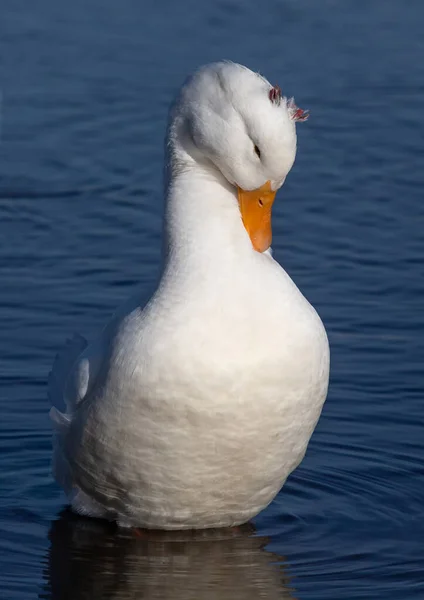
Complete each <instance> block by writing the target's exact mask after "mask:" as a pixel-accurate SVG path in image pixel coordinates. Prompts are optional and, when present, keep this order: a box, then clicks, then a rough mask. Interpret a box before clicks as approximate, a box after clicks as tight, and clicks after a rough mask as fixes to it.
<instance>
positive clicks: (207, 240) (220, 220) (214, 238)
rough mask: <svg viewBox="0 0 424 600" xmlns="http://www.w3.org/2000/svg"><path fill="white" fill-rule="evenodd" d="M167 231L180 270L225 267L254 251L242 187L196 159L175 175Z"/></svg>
mask: <svg viewBox="0 0 424 600" xmlns="http://www.w3.org/2000/svg"><path fill="white" fill-rule="evenodd" d="M165 236H166V240H165V241H166V256H167V260H168V263H171V262H172V264H173V267H176V266H178V268H179V269H180V268H184V266H185V268H187V269H193V268H194V267H196V266H197V267H201V266H202V265H203V266H204V267H205V268H208V269H210V268H214V266H216V267H217V268H223V266H224V265H225V264H227V265H228V262H232V259H234V260H238V259H240V255H241V254H242V253H249V254H250V253H251V252H252V246H251V242H250V239H249V236H248V234H247V232H246V230H245V228H244V226H243V222H242V220H241V215H240V210H239V206H238V201H237V192H236V189H235V188H234V187H233V186H231V185H230V184H229V183H228V182H227V180H226V179H225V178H224V177H223V176H222V175H221V174H220V173H219V171H218V170H217V169H216V168H215V167H212V166H204V165H199V164H198V163H195V162H194V161H193V162H190V165H189V166H187V168H186V169H181V171H180V172H179V173H177V174H174V175H173V177H172V178H171V180H170V183H169V186H168V189H167V194H166V215H165Z"/></svg>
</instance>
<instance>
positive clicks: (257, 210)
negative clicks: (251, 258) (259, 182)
mask: <svg viewBox="0 0 424 600" xmlns="http://www.w3.org/2000/svg"><path fill="white" fill-rule="evenodd" d="M274 199H275V192H273V191H272V189H271V182H270V181H267V182H266V183H265V184H264V185H263V186H262V187H260V188H258V189H257V190H252V191H250V192H246V191H245V190H242V189H241V188H238V201H239V206H240V212H241V218H242V220H243V224H244V226H245V228H246V231H247V233H248V234H249V237H250V239H251V242H252V246H253V248H254V249H255V250H257V251H258V252H265V250H268V248H269V247H270V246H271V241H272V229H271V209H272V205H273V203H274Z"/></svg>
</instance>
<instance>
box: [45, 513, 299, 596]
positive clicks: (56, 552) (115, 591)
mask: <svg viewBox="0 0 424 600" xmlns="http://www.w3.org/2000/svg"><path fill="white" fill-rule="evenodd" d="M49 537H50V550H49V557H48V568H47V570H46V584H45V588H44V591H43V593H42V594H41V595H40V598H45V599H49V600H59V599H60V600H65V599H66V600H83V599H84V600H89V599H90V600H91V599H92V600H99V599H100V598H101V599H114V600H129V599H134V600H136V599H143V600H156V599H159V598H160V599H161V600H168V599H169V600H171V599H172V600H180V599H181V600H209V599H210V600H212V599H213V600H216V598H219V599H220V600H238V599H240V600H241V599H243V600H249V599H252V600H253V599H255V600H256V599H257V598H266V599H271V598H272V599H279V600H294V596H293V595H292V593H291V589H290V587H289V580H288V578H287V577H286V576H285V575H284V571H283V568H282V567H281V565H279V564H277V562H278V561H279V562H281V560H282V557H281V556H278V555H276V554H272V553H270V552H267V551H265V550H264V546H265V544H266V543H267V542H268V540H267V539H266V538H264V537H256V536H254V529H253V527H252V526H250V525H249V526H244V527H239V528H237V529H233V530H232V529H226V530H204V531H187V532H181V531H180V532H159V531H158V532H146V533H143V534H141V535H140V536H137V535H135V534H134V532H133V531H131V530H122V529H117V528H115V527H114V526H113V525H110V524H108V523H104V522H101V521H95V520H92V519H82V518H79V517H77V516H75V515H73V514H71V513H69V512H67V511H65V512H64V513H62V515H61V516H60V518H59V519H58V520H56V521H54V522H53V524H52V526H51V529H50V533H49Z"/></svg>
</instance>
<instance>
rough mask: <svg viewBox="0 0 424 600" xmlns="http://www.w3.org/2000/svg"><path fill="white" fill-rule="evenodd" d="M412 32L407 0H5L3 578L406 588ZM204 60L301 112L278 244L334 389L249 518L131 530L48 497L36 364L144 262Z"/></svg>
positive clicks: (423, 441) (418, 98) (412, 330)
mask: <svg viewBox="0 0 424 600" xmlns="http://www.w3.org/2000/svg"><path fill="white" fill-rule="evenodd" d="M423 30H424V5H423V3H422V1H421V0H409V1H408V2H407V3H403V2H400V1H399V0H385V1H384V2H382V1H381V0H367V1H366V2H365V1H363V0H343V1H341V0H339V1H336V0H321V1H320V2H316V1H314V0H285V1H283V0H264V2H257V1H256V0H243V1H241V0H239V1H237V2H235V1H232V0H220V1H217V2H209V3H203V2H199V1H195V0H187V1H182V2H171V1H170V0H163V1H162V0H159V1H155V2H153V1H151V0H147V1H144V2H139V1H137V0H121V1H120V2H113V1H112V0H76V1H74V2H72V3H71V2H68V3H64V2H57V1H55V0H37V2H28V1H24V0H2V2H1V18H0V88H1V89H0V91H1V113H0V117H1V119H0V125H1V128H0V129H1V132H0V331H1V334H0V373H1V380H0V385H1V393H0V586H1V587H0V589H1V590H2V591H1V593H0V596H1V597H2V598H3V597H4V598H5V599H8V600H9V599H10V600H29V599H32V598H37V597H39V598H49V599H50V598H54V599H56V600H57V599H63V598H67V599H71V600H80V599H83V598H90V599H98V598H114V599H118V600H123V599H125V598H161V599H164V598H169V599H171V598H172V599H173V600H175V599H178V598H184V599H187V598H193V599H195V598H196V599H202V600H203V599H209V598H214V599H215V598H220V599H224V600H225V599H227V598H228V600H230V599H233V598H234V599H237V598H243V599H249V598H252V599H253V598H273V599H274V598H280V599H289V598H291V599H293V598H300V599H304V600H324V599H325V600H330V599H331V600H340V599H341V598H343V599H347V600H356V599H359V598H363V599H367V600H374V599H384V600H399V598H402V599H403V600H410V599H413V598H414V599H415V598H417V599H418V598H420V599H421V598H423V597H424V581H423V574H422V573H423V569H424V554H423V551H422V548H423V545H422V544H423V539H424V521H423V518H422V514H423V506H424V431H423V429H424V404H423V401H424V397H423V396H424V395H423V388H424V369H423V362H424V311H423V295H424V260H423V257H424V235H423V228H424V203H423V198H422V196H423V192H422V190H423V187H424V169H423V162H422V161H423V156H424V154H423V144H422V140H423V139H424V135H423V134H424V126H423V119H422V115H423V111H422V107H423V103H424V61H423V56H424V36H423V33H422V32H423ZM222 57H225V58H230V59H233V60H235V61H239V62H242V63H245V64H246V65H248V66H249V67H251V68H253V69H255V70H260V71H262V72H263V73H264V74H265V75H266V76H267V77H268V78H269V79H270V80H271V81H272V82H273V83H278V84H279V85H280V86H281V87H282V89H283V93H285V94H287V95H295V96H296V99H297V102H298V104H299V105H300V106H301V107H303V108H309V109H310V110H311V118H310V120H309V121H308V122H307V123H305V124H300V125H299V127H298V135H299V144H298V146H299V152H298V158H297V161H296V164H295V167H294V168H293V171H292V173H291V174H290V176H289V177H288V179H287V182H286V184H285V185H284V187H283V189H282V190H281V192H280V194H279V199H278V200H277V202H276V206H275V212H274V214H275V218H274V243H273V246H274V251H275V254H276V257H277V259H279V260H280V262H282V263H283V264H284V265H285V267H286V268H287V270H288V272H289V273H290V275H291V276H292V277H293V279H294V280H295V281H296V283H297V284H298V286H299V287H300V288H301V290H302V291H303V292H304V294H305V295H306V296H307V297H308V298H309V300H310V301H311V302H312V303H313V304H314V306H315V307H316V308H317V309H318V311H319V313H320V314H321V316H322V318H323V320H324V322H325V324H326V327H327V330H328V334H329V338H330V343H331V348H332V376H331V385H330V391H329V396H328V401H327V403H326V406H325V409H324V411H323V414H322V418H321V420H320V423H319V425H318V428H317V430H316V432H315V434H314V436H313V438H312V441H311V444H310V447H309V450H308V453H307V456H306V458H305V460H304V462H303V463H302V465H301V467H300V468H299V469H298V470H297V471H296V472H295V473H294V474H293V475H292V476H291V477H290V479H289V481H288V483H287V484H286V486H285V487H284V489H283V491H282V492H281V493H280V495H279V496H278V498H277V499H276V501H275V502H274V503H273V504H272V505H271V506H270V507H269V508H268V509H267V510H266V511H265V512H264V513H263V514H262V515H260V516H259V517H258V518H257V519H255V522H254V524H253V525H254V527H255V528H256V533H255V537H252V532H251V531H250V530H241V531H239V532H233V533H227V534H226V535H221V537H216V536H215V537H214V536H213V535H212V534H196V535H193V536H190V535H188V534H185V535H182V534H175V535H174V536H172V535H169V534H166V535H165V534H163V535H162V536H159V535H158V536H157V537H154V536H153V537H151V538H148V539H145V538H136V537H134V536H132V535H130V534H128V533H126V532H118V531H116V530H115V529H114V528H113V527H108V526H106V525H104V524H102V523H99V522H94V521H87V520H83V519H79V518H76V517H72V516H71V515H69V514H68V513H66V511H65V512H64V513H63V512H62V511H63V509H64V507H65V505H66V503H65V499H64V496H63V494H62V492H61V491H60V489H59V488H58V487H57V486H56V484H55V483H54V482H53V481H52V477H51V474H50V453H51V450H50V444H51V441H50V426H49V422H48V418H47V411H48V408H49V407H48V403H47V399H46V378H47V374H48V371H49V369H50V367H51V364H52V361H53V358H54V355H55V353H56V351H57V350H58V349H59V348H60V347H61V345H62V343H63V341H64V339H65V338H66V337H67V336H68V335H69V334H71V333H72V332H74V331H78V332H80V333H82V334H83V335H84V336H87V337H88V338H92V337H93V336H94V335H95V333H96V332H98V330H99V328H100V327H101V326H102V325H103V324H104V322H105V321H106V320H107V319H108V318H109V316H110V315H111V313H112V311H113V310H114V308H115V307H116V306H117V305H118V304H119V303H120V302H122V301H123V300H125V298H126V297H127V296H128V295H129V294H130V293H131V292H132V291H133V290H134V288H135V286H136V285H138V284H141V285H142V286H148V285H149V284H150V283H151V282H152V280H153V279H154V278H155V276H156V273H157V270H158V261H159V253H160V228H161V221H160V215H161V209H162V180H161V178H162V160H163V136H164V131H165V121H166V112H167V108H168V105H169V102H170V101H171V98H172V96H173V95H174V93H175V90H176V89H177V88H178V86H179V85H180V84H181V82H182V80H183V79H184V78H185V76H186V74H187V73H189V72H190V71H191V70H192V69H193V68H195V67H196V66H198V65H199V64H202V63H205V62H208V61H210V60H214V59H218V58H222Z"/></svg>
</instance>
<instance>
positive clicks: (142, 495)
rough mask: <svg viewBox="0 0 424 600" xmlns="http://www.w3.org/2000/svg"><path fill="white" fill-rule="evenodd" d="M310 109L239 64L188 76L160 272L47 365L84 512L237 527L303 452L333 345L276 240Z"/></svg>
mask: <svg viewBox="0 0 424 600" xmlns="http://www.w3.org/2000/svg"><path fill="white" fill-rule="evenodd" d="M304 118H305V115H304V113H303V111H301V110H300V109H297V108H296V106H295V105H294V102H293V101H287V100H286V98H284V97H282V96H281V92H280V90H279V88H273V87H272V86H271V84H270V83H268V81H266V80H265V79H264V78H263V77H261V76H259V75H257V74H255V73H253V72H252V71H250V70H249V69H247V68H245V67H243V66H241V65H237V64H234V63H230V62H219V63H215V64H211V65H207V66H205V67H203V68H202V69H200V70H199V71H197V72H196V73H195V74H194V76H193V77H191V78H190V79H189V80H188V81H187V82H186V83H185V85H184V86H183V88H182V90H181V92H180V94H179V96H178V98H177V100H176V102H175V104H174V106H173V109H172V111H171V117H170V126H169V131H168V138H167V149H168V162H167V166H168V184H167V191H166V201H167V204H166V206H167V208H166V216H165V231H166V236H167V244H166V247H167V252H166V257H165V263H164V269H163V273H162V277H161V280H160V282H159V285H158V287H157V289H156V291H155V293H154V294H153V296H152V297H151V298H150V300H149V302H148V303H147V304H146V305H140V304H137V301H135V302H134V303H133V307H132V308H131V309H129V310H128V309H127V310H126V312H122V313H121V314H118V315H116V316H115V317H114V318H113V319H112V321H111V323H109V325H108V326H107V327H106V328H105V330H104V331H103V333H102V334H101V336H100V337H99V339H98V340H97V341H95V342H94V343H93V344H91V345H87V343H86V342H85V340H83V338H80V337H76V338H74V339H73V340H71V342H70V343H68V345H67V347H66V348H65V350H64V351H63V352H62V354H61V355H60V356H59V357H58V358H57V359H56V362H55V365H54V366H53V371H52V373H51V376H50V382H49V383H50V386H49V389H50V397H51V399H52V402H53V404H54V407H53V408H52V409H51V418H52V420H53V423H54V427H55V447H54V461H53V463H54V464H53V468H54V474H55V477H56V479H57V481H58V482H59V483H60V484H61V485H62V486H63V488H64V489H65V491H66V492H67V494H68V496H69V498H70V501H71V504H72V507H73V509H74V510H75V511H76V512H79V513H82V514H86V515H91V516H95V517H103V518H107V519H110V520H116V521H117V522H118V524H120V525H123V526H138V527H146V528H159V529H186V528H206V527H223V526H232V525H237V524H240V523H243V522H245V521H247V520H249V519H250V518H251V517H253V516H255V515H256V514H257V513H258V512H259V511H261V510H262V509H263V508H264V507H265V506H267V505H268V504H269V503H270V502H271V500H272V499H273V498H274V497H275V495H276V494H277V492H278V491H279V489H280V488H281V486H282V485H283V483H284V482H285V480H286V478H287V476H288V475H289V474H290V473H291V471H293V469H294V468H295V467H297V465H299V463H300V462H301V460H302V458H303V456H304V454H305V451H306V447H307V445H308V442H309V439H310V437H311V434H312V432H313V430H314V427H315V425H316V423H317V420H318V418H319V415H320V412H321V409H322V405H323V403H324V400H325V397H326V393H327V386H328V375H329V348H328V342H327V336H326V333H325V329H324V327H323V324H322V322H321V320H320V318H319V316H318V315H317V313H316V312H315V310H314V309H313V308H312V306H311V305H310V304H309V303H308V302H307V300H306V299H305V298H304V297H303V296H302V294H301V293H300V292H299V290H298V289H297V287H296V286H295V284H294V283H293V282H292V280H291V279H290V277H289V276H288V275H287V273H286V272H285V271H284V270H283V269H282V268H281V266H280V265H279V264H278V263H277V262H276V261H275V260H274V259H273V258H272V257H271V253H270V251H269V246H270V243H271V206H272V202H273V200H274V195H275V191H276V190H277V189H278V188H279V187H280V186H281V185H282V184H283V182H284V180H285V178H286V175H287V173H288V172H289V170H290V168H291V166H292V164H293V162H294V158H295V153H296V131H295V121H296V120H303V119H304ZM63 401H64V402H65V403H66V412H65V413H64V414H63V413H61V412H59V410H58V409H57V408H60V406H61V405H62V404H63ZM56 407H57V408H56Z"/></svg>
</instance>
